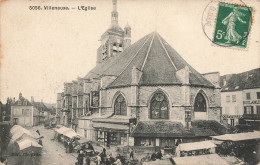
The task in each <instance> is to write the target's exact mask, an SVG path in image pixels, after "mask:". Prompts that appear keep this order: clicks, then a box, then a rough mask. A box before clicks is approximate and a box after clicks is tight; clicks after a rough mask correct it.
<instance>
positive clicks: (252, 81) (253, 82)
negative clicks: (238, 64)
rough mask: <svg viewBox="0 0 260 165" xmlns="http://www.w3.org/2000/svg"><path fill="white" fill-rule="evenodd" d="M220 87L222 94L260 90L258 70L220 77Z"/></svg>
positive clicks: (259, 71) (259, 72)
mask: <svg viewBox="0 0 260 165" xmlns="http://www.w3.org/2000/svg"><path fill="white" fill-rule="evenodd" d="M224 80H226V85H224ZM220 86H221V88H222V89H221V91H222V92H229V91H239V90H244V89H254V88H260V68H257V69H253V70H250V71H247V72H243V73H238V74H229V75H224V76H221V77H220Z"/></svg>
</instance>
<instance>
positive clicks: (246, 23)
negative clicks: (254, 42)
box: [201, 0, 254, 50]
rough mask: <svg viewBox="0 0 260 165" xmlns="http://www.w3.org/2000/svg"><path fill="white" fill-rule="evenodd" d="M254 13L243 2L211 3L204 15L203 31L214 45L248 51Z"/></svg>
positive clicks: (202, 20) (202, 21)
mask: <svg viewBox="0 0 260 165" xmlns="http://www.w3.org/2000/svg"><path fill="white" fill-rule="evenodd" d="M253 11H254V9H253V8H252V7H249V6H248V5H247V4H245V3H244V2H242V1H237V2H221V1H218V0H216V1H211V2H210V3H209V4H208V5H207V6H206V7H205V9H204V11H203V14H202V19H201V24H202V30H203V32H204V34H205V36H206V37H207V38H208V39H209V40H210V41H211V42H212V45H216V46H220V47H230V48H231V47H232V48H235V49H240V50H247V49H248V47H249V42H248V41H249V34H250V30H251V27H252V22H253Z"/></svg>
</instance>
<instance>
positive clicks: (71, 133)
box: [64, 130, 81, 139]
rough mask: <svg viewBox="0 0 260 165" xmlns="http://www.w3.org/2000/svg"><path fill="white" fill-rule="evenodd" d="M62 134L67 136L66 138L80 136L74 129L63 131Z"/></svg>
mask: <svg viewBox="0 0 260 165" xmlns="http://www.w3.org/2000/svg"><path fill="white" fill-rule="evenodd" d="M64 136H67V137H68V138H70V139H72V138H74V137H77V138H80V137H81V136H80V135H79V134H77V133H76V132H75V131H74V130H73V131H68V132H65V133H64Z"/></svg>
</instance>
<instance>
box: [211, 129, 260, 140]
mask: <svg viewBox="0 0 260 165" xmlns="http://www.w3.org/2000/svg"><path fill="white" fill-rule="evenodd" d="M211 137H212V138H213V139H217V140H221V141H243V140H253V139H260V132H259V131H254V132H246V133H236V134H225V135H220V136H211Z"/></svg>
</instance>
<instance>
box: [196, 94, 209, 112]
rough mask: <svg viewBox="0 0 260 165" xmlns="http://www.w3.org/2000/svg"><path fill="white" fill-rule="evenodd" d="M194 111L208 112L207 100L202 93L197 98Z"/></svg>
mask: <svg viewBox="0 0 260 165" xmlns="http://www.w3.org/2000/svg"><path fill="white" fill-rule="evenodd" d="M194 111H195V112H206V100H205V98H204V96H203V95H202V94H201V93H199V94H198V95H197V96H196V99H195V104H194Z"/></svg>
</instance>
